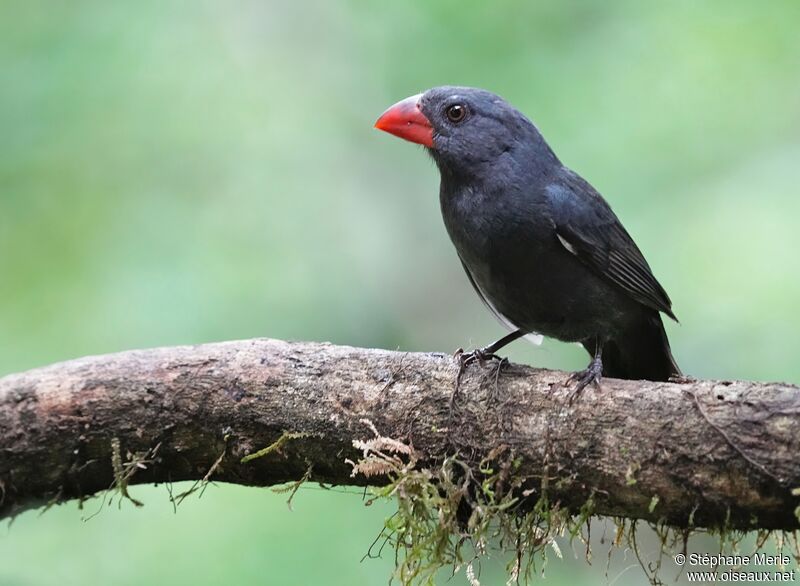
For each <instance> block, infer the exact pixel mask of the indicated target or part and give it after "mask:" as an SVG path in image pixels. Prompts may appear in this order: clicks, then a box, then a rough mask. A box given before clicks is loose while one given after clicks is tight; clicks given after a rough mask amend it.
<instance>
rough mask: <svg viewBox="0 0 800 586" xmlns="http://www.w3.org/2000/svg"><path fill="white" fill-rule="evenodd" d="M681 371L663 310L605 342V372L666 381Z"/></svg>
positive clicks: (612, 376)
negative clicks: (672, 347)
mask: <svg viewBox="0 0 800 586" xmlns="http://www.w3.org/2000/svg"><path fill="white" fill-rule="evenodd" d="M587 350H589V351H590V352H591V350H590V349H589V348H587ZM680 375H681V370H680V368H678V365H677V364H676V362H675V358H673V357H672V350H670V347H669V340H668V339H667V333H666V332H665V331H664V324H663V323H662V321H661V314H659V313H656V312H653V313H652V314H651V315H649V316H647V317H646V318H645V319H642V320H640V321H639V322H638V323H637V324H636V325H635V326H634V327H631V328H629V329H628V331H626V332H625V334H624V335H622V336H620V337H618V338H616V339H612V340H609V341H608V342H606V343H605V345H604V346H603V376H606V377H611V378H625V379H632V380H639V379H646V380H652V381H666V380H669V378H670V377H672V376H680Z"/></svg>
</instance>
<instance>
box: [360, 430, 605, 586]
mask: <svg viewBox="0 0 800 586" xmlns="http://www.w3.org/2000/svg"><path fill="white" fill-rule="evenodd" d="M354 444H355V445H356V447H358V448H360V449H362V450H363V452H364V456H363V458H362V459H360V460H359V461H358V462H357V463H352V462H351V464H352V465H353V467H354V472H356V473H363V474H367V475H370V476H371V475H383V476H387V477H388V478H389V483H388V484H387V485H386V486H383V487H381V488H375V489H373V492H372V495H373V496H372V499H371V501H370V502H372V501H374V500H376V499H384V498H393V499H395V500H396V502H397V512H396V513H395V514H394V515H392V516H391V517H390V518H388V519H387V520H386V523H385V527H384V529H383V531H382V532H381V534H380V536H379V538H378V539H377V540H376V543H378V542H382V544H384V545H385V544H386V543H389V544H391V545H392V546H393V547H394V549H395V552H396V562H397V564H396V565H397V567H396V576H397V578H398V579H399V581H400V582H401V583H402V584H433V583H434V578H435V576H436V574H437V572H438V571H439V570H440V569H442V568H447V567H449V568H451V569H452V571H453V572H454V573H455V572H459V571H461V570H464V572H465V573H466V574H467V577H468V579H469V580H470V582H471V583H473V584H477V583H478V582H477V580H476V579H475V577H474V572H475V570H474V567H475V566H477V565H479V564H480V562H481V560H483V559H486V558H489V557H492V556H495V555H502V556H505V557H510V558H511V561H510V562H509V564H508V567H507V570H508V574H509V578H510V580H511V581H512V582H513V581H517V580H519V581H521V582H527V581H529V580H530V578H531V577H532V575H533V574H534V573H535V572H537V571H542V570H543V569H544V566H545V565H546V563H547V556H548V552H553V553H555V554H556V555H558V556H559V557H560V549H559V547H558V544H557V543H556V541H555V538H556V537H557V536H562V535H569V536H570V539H572V538H574V537H576V536H581V532H582V529H583V528H584V527H585V526H586V524H587V522H588V520H589V518H590V517H591V515H592V513H593V509H594V499H593V498H592V497H591V496H590V497H589V498H588V499H587V500H586V502H585V504H584V506H583V507H582V508H581V509H580V511H579V513H578V514H577V515H576V514H572V513H570V512H569V511H567V510H566V509H563V508H562V507H561V506H560V505H559V503H557V502H555V503H553V502H550V500H549V497H548V476H547V474H546V473H545V474H543V477H542V480H541V481H540V482H539V483H538V486H536V485H533V486H530V487H526V486H523V481H522V480H521V479H519V478H518V475H517V474H516V472H517V471H518V470H519V467H520V460H519V459H518V458H516V457H515V456H514V454H513V453H512V452H511V451H510V450H509V449H508V448H501V449H499V450H495V452H494V453H492V454H490V456H489V457H487V458H486V459H484V460H482V461H480V462H478V463H477V464H472V463H470V462H467V461H465V460H463V459H461V458H459V457H457V456H451V457H448V458H445V460H444V461H443V462H442V463H441V464H440V465H437V466H435V467H420V466H418V462H419V460H418V457H417V454H415V453H414V451H413V449H412V448H411V447H410V446H407V445H405V444H401V443H400V442H397V441H396V440H391V439H389V438H383V437H381V436H379V435H378V434H377V432H376V438H374V439H373V440H370V441H367V442H354Z"/></svg>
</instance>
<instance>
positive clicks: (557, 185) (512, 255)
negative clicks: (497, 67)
mask: <svg viewBox="0 0 800 586" xmlns="http://www.w3.org/2000/svg"><path fill="white" fill-rule="evenodd" d="M375 128H377V129H378V130H382V131H385V132H388V133H390V134H393V135H395V136H397V137H400V138H403V139H405V140H407V141H410V142H413V143H417V144H420V145H423V147H425V149H426V150H427V152H428V153H429V154H430V156H431V157H432V158H433V161H434V162H435V164H436V166H437V167H438V170H439V174H440V179H441V182H440V187H439V203H440V206H441V211H442V217H443V219H444V224H445V228H446V229H447V233H448V235H449V236H450V240H451V241H452V243H453V245H454V246H455V249H456V252H457V253H458V257H459V259H460V261H461V264H462V265H463V268H464V271H465V272H466V275H467V277H468V279H469V282H470V283H471V284H472V286H473V288H474V289H475V291H476V292H477V294H478V296H479V297H480V298H481V300H482V301H483V302H484V304H485V305H486V307H487V308H488V309H489V310H490V311H491V312H492V313H493V314H494V315H495V317H496V318H497V319H498V320H499V321H500V322H501V323H502V324H503V325H504V326H506V328H507V329H509V330H510V333H509V334H507V335H506V336H504V337H502V338H500V339H499V340H497V341H496V342H493V343H492V344H489V345H487V346H485V347H482V348H478V349H476V350H475V351H473V352H471V353H468V354H464V355H462V360H466V361H467V362H470V361H475V360H479V361H480V362H483V361H484V360H485V359H488V358H498V356H497V352H498V351H499V350H500V349H501V348H503V347H505V346H506V345H507V344H509V343H511V342H513V341H514V340H517V339H519V338H522V337H529V338H532V337H536V336H547V337H551V338H555V339H558V340H562V341H564V342H574V343H578V344H580V345H581V346H583V348H585V349H586V351H587V352H588V353H589V356H590V362H589V364H588V366H587V367H586V368H585V369H583V370H580V371H578V372H576V373H573V374H572V375H571V377H570V379H569V383H570V384H573V383H574V385H575V386H574V389H573V392H574V393H575V392H580V391H581V390H582V389H583V388H585V387H586V386H587V385H589V384H592V383H594V384H595V385H596V386H598V387H599V386H600V381H601V379H602V378H603V377H612V378H622V379H633V380H638V379H647V380H652V381H667V380H670V378H673V377H680V376H681V371H680V369H679V368H678V365H677V363H676V361H675V359H674V358H673V356H672V351H671V349H670V344H669V340H668V338H667V334H666V332H665V330H664V324H663V321H662V319H661V314H662V313H663V314H664V315H666V316H668V317H669V318H671V319H673V320H675V321H676V322H677V321H678V320H677V318H676V317H675V314H674V313H673V311H672V302H671V301H670V298H669V296H668V295H667V293H666V291H665V290H664V288H663V287H662V286H661V284H660V283H659V282H658V281H657V280H656V278H655V276H653V272H652V270H651V269H650V266H649V265H648V264H647V261H646V260H645V258H644V256H643V255H642V253H641V251H640V250H639V248H638V247H637V246H636V243H635V242H634V241H633V238H631V236H630V234H629V233H628V232H627V230H625V228H624V227H623V225H622V223H621V222H620V220H619V218H617V216H616V214H615V213H614V212H613V211H612V209H611V206H610V205H609V204H608V202H606V200H605V199H604V198H603V197H602V196H601V195H600V193H598V191H597V190H596V189H595V188H594V187H592V186H591V185H590V184H589V182H587V181H586V180H585V179H583V178H582V177H581V176H580V175H578V174H577V173H575V172H574V171H572V170H571V169H569V168H568V167H566V166H565V165H564V164H562V163H561V161H560V160H559V158H558V157H557V156H556V154H555V153H554V152H553V149H552V148H550V146H549V145H548V143H547V141H546V140H545V139H544V137H543V136H542V134H541V133H540V132H539V130H538V128H537V127H536V126H535V125H534V124H533V123H532V122H531V121H530V120H529V119H528V118H527V117H526V116H525V115H523V114H522V113H521V112H520V111H518V110H517V109H516V108H514V107H513V106H512V105H511V104H509V103H508V102H507V101H506V100H504V99H503V98H501V97H500V96H498V95H495V94H493V93H491V92H489V91H486V90H483V89H479V88H471V87H459V86H441V87H435V88H432V89H429V90H427V91H425V92H423V93H420V94H416V95H413V96H410V97H408V98H406V99H404V100H401V101H399V102H397V103H396V104H394V105H393V106H391V107H390V108H389V109H387V110H386V111H385V112H384V113H383V114H382V115H381V116H380V117H379V118H378V119H377V121H376V122H375Z"/></svg>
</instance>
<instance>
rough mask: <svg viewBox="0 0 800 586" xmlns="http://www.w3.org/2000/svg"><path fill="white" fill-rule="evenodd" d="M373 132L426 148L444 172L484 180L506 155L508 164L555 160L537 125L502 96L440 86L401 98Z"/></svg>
mask: <svg viewBox="0 0 800 586" xmlns="http://www.w3.org/2000/svg"><path fill="white" fill-rule="evenodd" d="M375 128H377V129H379V130H383V131H385V132H388V133H390V134H394V135H395V136H399V137H400V138H403V139H405V140H408V141H411V142H415V143H418V144H421V145H424V146H425V147H427V148H428V149H429V152H430V154H431V156H432V157H433V159H434V160H435V161H436V164H437V165H438V166H439V169H440V171H441V172H442V174H443V175H444V174H452V175H457V176H480V175H482V174H484V173H486V172H488V171H490V170H491V169H493V168H496V167H497V166H498V164H501V163H502V162H503V161H501V159H503V158H504V157H506V158H507V159H508V160H507V161H505V163H506V164H504V165H502V166H507V165H508V163H511V166H512V167H513V166H516V165H514V163H516V162H523V161H525V160H527V161H531V160H533V161H536V160H537V159H538V161H539V162H545V160H548V161H549V160H551V159H552V160H554V161H555V160H556V159H555V155H554V154H553V152H552V151H551V150H550V148H549V147H548V146H547V144H546V143H545V142H544V139H543V138H542V137H541V135H540V134H539V132H538V130H537V129H536V127H535V126H534V125H533V124H532V123H531V122H530V120H528V119H527V118H526V117H525V116H524V115H523V114H521V113H520V112H519V111H518V110H516V109H515V108H514V107H513V106H511V105H510V104H509V103H508V102H506V101H505V100H504V99H503V98H501V97H500V96H497V95H495V94H493V93H491V92H487V91H486V90H482V89H477V88H469V87H455V86H442V87H436V88H433V89H430V90H428V91H426V92H424V93H422V94H417V95H415V96H411V97H409V98H406V99H405V100H401V101H400V102H398V103H396V104H395V105H393V106H392V107H390V108H389V109H388V110H386V112H384V113H383V114H382V115H381V116H380V118H378V120H377V122H375Z"/></svg>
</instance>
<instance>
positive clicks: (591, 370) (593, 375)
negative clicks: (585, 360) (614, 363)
mask: <svg viewBox="0 0 800 586" xmlns="http://www.w3.org/2000/svg"><path fill="white" fill-rule="evenodd" d="M602 380H603V363H602V362H601V361H600V360H598V359H594V360H592V361H591V362H590V363H589V366H587V367H586V368H585V369H584V370H579V371H578V372H574V373H572V374H571V375H570V376H569V378H568V379H567V380H566V383H565V386H567V387H570V386H572V385H573V384H574V385H575V386H574V387H573V388H572V390H571V391H570V393H569V403H570V405H571V404H572V403H573V402H574V401H575V400H576V399H578V397H580V395H581V393H582V392H583V390H584V389H585V388H586V387H588V386H589V385H594V386H595V387H596V388H597V390H600V388H601V386H600V382H601V381H602Z"/></svg>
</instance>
